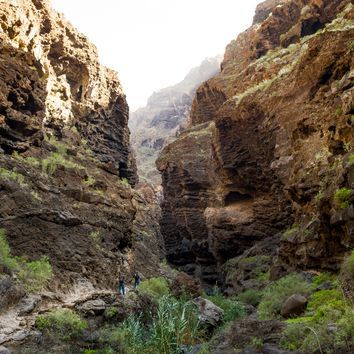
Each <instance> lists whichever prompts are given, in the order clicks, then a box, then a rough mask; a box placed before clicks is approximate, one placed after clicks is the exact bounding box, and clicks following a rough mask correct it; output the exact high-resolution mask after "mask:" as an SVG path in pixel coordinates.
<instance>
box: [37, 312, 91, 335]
mask: <svg viewBox="0 0 354 354" xmlns="http://www.w3.org/2000/svg"><path fill="white" fill-rule="evenodd" d="M35 325H36V327H37V328H38V329H39V330H40V331H42V332H46V333H47V334H49V335H50V336H53V337H55V338H58V339H61V340H64V341H68V340H71V339H74V338H77V337H78V336H79V335H80V334H81V332H82V331H83V330H84V329H86V328H87V326H88V325H87V322H86V321H84V320H82V319H81V318H80V316H79V315H77V314H76V313H75V312H74V311H72V310H70V309H56V310H53V311H52V312H49V313H48V314H46V315H40V316H38V317H37V318H36V322H35Z"/></svg>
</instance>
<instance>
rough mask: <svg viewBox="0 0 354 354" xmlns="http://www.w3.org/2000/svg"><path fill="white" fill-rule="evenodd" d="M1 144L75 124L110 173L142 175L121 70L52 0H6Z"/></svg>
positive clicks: (13, 145) (23, 145)
mask: <svg viewBox="0 0 354 354" xmlns="http://www.w3.org/2000/svg"><path fill="white" fill-rule="evenodd" d="M0 21H1V29H2V30H1V32H0V38H1V46H2V50H1V52H2V56H3V59H4V60H3V61H2V64H1V65H2V71H3V73H4V74H3V77H2V85H3V89H2V91H1V93H2V97H1V114H2V116H5V115H6V119H5V118H4V119H3V120H4V122H3V124H2V130H3V131H4V132H5V131H6V134H5V136H2V137H1V142H0V143H1V147H2V148H3V149H4V150H5V151H7V152H11V151H14V150H17V151H25V150H26V149H27V148H28V144H29V143H30V142H31V141H33V140H34V139H36V138H38V137H40V135H41V133H42V134H43V133H44V132H46V131H50V132H52V133H53V134H55V135H57V136H60V135H63V130H65V129H67V130H69V129H71V128H72V129H77V130H78V132H79V134H80V135H81V136H82V138H84V139H86V140H87V144H88V146H89V147H90V148H91V149H92V151H93V152H94V153H95V156H96V157H97V158H98V159H99V160H100V161H102V162H103V163H104V164H105V165H106V166H107V169H109V170H110V171H111V172H112V173H115V174H117V175H119V176H120V177H122V178H127V179H128V180H129V181H130V183H131V184H134V183H135V182H136V173H135V165H134V161H133V159H132V157H131V154H130V151H129V130H128V128H127V123H128V113H129V109H128V106H127V103H126V100H125V95H124V93H123V91H122V88H121V85H120V82H119V80H118V78H117V75H116V73H115V72H113V71H112V70H110V69H107V68H105V67H103V66H101V65H100V63H99V61H98V54H97V50H96V48H95V46H94V45H92V44H91V43H90V42H89V41H88V40H87V38H86V37H84V36H83V35H81V34H80V33H78V32H77V31H76V30H75V28H73V27H72V26H71V24H69V23H68V22H66V21H65V20H64V19H63V18H62V17H61V16H60V15H58V14H57V13H56V12H54V11H52V10H51V9H50V8H49V5H48V2H46V1H35V0H33V1H21V0H16V1H15V0H13V1H8V2H7V3H6V4H4V3H2V5H1V20H0Z"/></svg>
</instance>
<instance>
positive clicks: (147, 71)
mask: <svg viewBox="0 0 354 354" xmlns="http://www.w3.org/2000/svg"><path fill="white" fill-rule="evenodd" d="M259 2H261V0H247V1H241V0H52V4H53V6H54V8H56V9H57V10H58V11H59V12H62V13H64V15H65V17H66V18H67V19H68V20H69V21H70V22H71V23H72V24H73V25H74V26H75V27H76V28H78V29H79V30H80V31H81V32H83V33H84V34H85V35H87V36H88V37H89V38H90V40H91V41H92V42H93V43H94V44H95V45H96V46H97V47H98V51H99V55H100V59H101V62H102V63H103V64H104V65H106V66H108V67H110V68H113V69H115V70H116V71H118V73H119V77H120V79H121V82H122V84H123V87H124V90H125V92H126V94H127V98H128V103H129V105H130V107H131V109H132V110H134V109H136V108H137V107H139V106H144V105H145V104H146V100H147V98H148V97H149V96H150V95H151V94H152V93H153V91H156V90H159V89H161V88H163V87H166V86H169V85H172V84H175V83H177V82H179V81H180V80H182V79H183V78H184V76H185V75H186V74H187V73H188V71H189V70H190V69H191V68H192V67H194V66H197V65H198V64H199V63H200V62H201V61H202V60H203V59H204V58H206V57H210V56H216V55H218V54H223V53H224V49H225V46H226V45H227V44H228V43H229V42H230V41H231V40H232V39H234V38H235V37H236V35H237V34H238V33H240V32H241V31H243V30H244V29H246V28H247V27H249V26H250V25H251V22H252V18H253V14H254V10H255V7H256V5H257V3H259Z"/></svg>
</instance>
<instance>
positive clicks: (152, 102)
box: [129, 57, 221, 186]
mask: <svg viewBox="0 0 354 354" xmlns="http://www.w3.org/2000/svg"><path fill="white" fill-rule="evenodd" d="M220 61H221V58H220V57H215V58H207V59H205V60H204V61H203V62H202V63H201V64H200V65H199V66H198V67H195V68H193V69H192V70H190V72H189V73H188V74H187V75H186V77H185V78H184V79H183V80H182V81H181V82H179V83H178V84H176V85H173V86H170V87H166V88H164V89H162V90H159V91H158V92H155V93H153V95H151V97H150V98H149V99H148V103H147V106H146V107H143V108H139V109H138V110H137V111H135V112H132V113H131V115H130V121H129V126H130V128H131V130H132V146H133V148H134V151H135V152H136V158H137V165H138V171H139V176H140V177H141V178H142V179H144V180H147V181H149V182H150V183H152V184H154V185H155V186H159V185H160V184H161V177H160V174H159V172H158V171H157V169H156V166H155V161H156V159H157V157H158V155H159V153H160V152H161V150H162V148H163V147H164V146H166V145H168V144H169V143H171V142H172V141H173V140H174V139H176V137H177V136H178V134H180V132H181V131H183V130H184V129H185V128H186V125H187V121H188V117H189V113H190V109H191V106H192V101H193V97H194V94H195V90H196V89H197V88H198V86H199V85H200V84H201V83H202V82H204V81H206V80H208V79H210V78H211V77H213V76H214V75H216V74H217V73H218V72H219V70H220Z"/></svg>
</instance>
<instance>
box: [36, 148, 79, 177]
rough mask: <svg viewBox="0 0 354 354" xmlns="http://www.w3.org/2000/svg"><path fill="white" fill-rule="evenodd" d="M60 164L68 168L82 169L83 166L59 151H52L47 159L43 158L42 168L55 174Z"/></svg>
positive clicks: (50, 173)
mask: <svg viewBox="0 0 354 354" xmlns="http://www.w3.org/2000/svg"><path fill="white" fill-rule="evenodd" d="M58 166H64V167H66V168H76V169H82V168H83V167H82V166H80V165H78V164H77V163H75V162H72V161H70V160H68V159H67V158H66V156H63V155H62V154H60V153H59V152H52V153H51V154H50V155H49V156H48V157H47V158H46V159H44V160H42V170H43V172H45V173H47V174H48V175H52V174H54V172H55V171H56V170H57V168H58Z"/></svg>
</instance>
